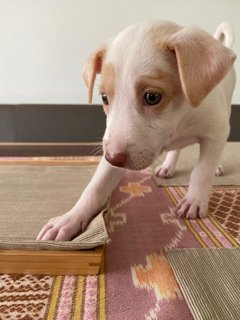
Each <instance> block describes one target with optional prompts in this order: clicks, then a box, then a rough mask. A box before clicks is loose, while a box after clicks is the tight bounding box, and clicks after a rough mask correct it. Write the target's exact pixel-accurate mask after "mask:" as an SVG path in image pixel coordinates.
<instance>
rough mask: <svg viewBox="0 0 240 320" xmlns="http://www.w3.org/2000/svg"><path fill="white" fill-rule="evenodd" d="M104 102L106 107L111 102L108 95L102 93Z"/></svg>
mask: <svg viewBox="0 0 240 320" xmlns="http://www.w3.org/2000/svg"><path fill="white" fill-rule="evenodd" d="M102 102H103V104H105V105H108V104H109V102H108V97H107V95H106V93H102Z"/></svg>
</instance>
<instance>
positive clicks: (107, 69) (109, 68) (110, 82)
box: [100, 63, 116, 100]
mask: <svg viewBox="0 0 240 320" xmlns="http://www.w3.org/2000/svg"><path fill="white" fill-rule="evenodd" d="M115 78H116V74H115V69H114V66H113V64H112V63H106V64H104V65H103V67H102V74H101V83H100V92H101V93H106V94H107V95H108V98H109V100H112V98H113V96H114V88H115Z"/></svg>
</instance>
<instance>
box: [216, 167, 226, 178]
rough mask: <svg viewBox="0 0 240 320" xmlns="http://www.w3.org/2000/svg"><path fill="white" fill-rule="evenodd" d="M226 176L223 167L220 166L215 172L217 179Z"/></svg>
mask: <svg viewBox="0 0 240 320" xmlns="http://www.w3.org/2000/svg"><path fill="white" fill-rule="evenodd" d="M223 175H224V170H223V167H222V166H221V165H219V166H218V167H217V169H216V171H215V176H216V177H220V176H223Z"/></svg>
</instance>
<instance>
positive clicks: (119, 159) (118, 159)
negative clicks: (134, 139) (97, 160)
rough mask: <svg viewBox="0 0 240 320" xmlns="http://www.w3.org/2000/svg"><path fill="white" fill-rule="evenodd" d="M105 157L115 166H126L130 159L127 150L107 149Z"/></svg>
mask: <svg viewBox="0 0 240 320" xmlns="http://www.w3.org/2000/svg"><path fill="white" fill-rule="evenodd" d="M105 159H106V160H107V161H108V162H109V163H110V164H111V165H113V166H115V167H124V166H125V164H126V162H127V160H128V155H127V153H126V152H111V151H106V153H105Z"/></svg>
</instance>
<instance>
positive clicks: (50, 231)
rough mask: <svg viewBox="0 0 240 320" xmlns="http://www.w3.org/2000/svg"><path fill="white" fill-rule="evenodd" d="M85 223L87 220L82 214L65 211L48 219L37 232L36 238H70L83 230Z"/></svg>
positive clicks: (64, 239) (60, 239)
mask: <svg viewBox="0 0 240 320" xmlns="http://www.w3.org/2000/svg"><path fill="white" fill-rule="evenodd" d="M87 225H88V220H87V219H86V218H84V216H80V215H77V214H72V213H70V212H67V213H65V214H64V215H62V216H59V217H55V218H52V219H51V220H49V221H48V223H47V224H46V225H45V226H44V227H43V228H42V230H41V231H40V232H39V234H38V236H37V240H58V241H67V240H71V239H72V238H73V237H74V236H76V235H77V234H78V233H80V232H81V231H83V230H84V229H85V228H86V226H87Z"/></svg>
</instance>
